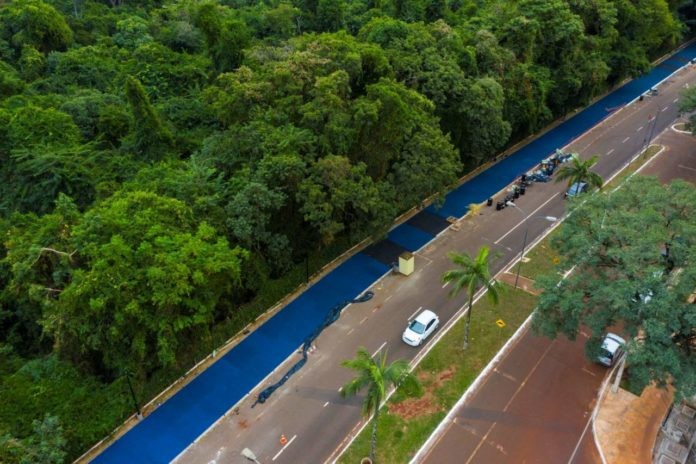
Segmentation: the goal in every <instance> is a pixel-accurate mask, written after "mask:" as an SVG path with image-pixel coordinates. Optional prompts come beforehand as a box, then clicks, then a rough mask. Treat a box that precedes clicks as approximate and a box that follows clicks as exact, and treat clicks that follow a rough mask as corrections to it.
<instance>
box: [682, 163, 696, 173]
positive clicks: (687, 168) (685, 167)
mask: <svg viewBox="0 0 696 464" xmlns="http://www.w3.org/2000/svg"><path fill="white" fill-rule="evenodd" d="M677 166H678V167H680V168H682V169H686V170H688V171H694V172H696V169H694V168H690V167H689V166H684V165H683V164H679V165H677Z"/></svg>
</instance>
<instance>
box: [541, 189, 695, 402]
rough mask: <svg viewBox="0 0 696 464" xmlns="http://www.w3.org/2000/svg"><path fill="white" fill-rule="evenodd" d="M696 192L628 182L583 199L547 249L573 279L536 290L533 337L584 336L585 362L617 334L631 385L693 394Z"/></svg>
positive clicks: (545, 282)
mask: <svg viewBox="0 0 696 464" xmlns="http://www.w3.org/2000/svg"><path fill="white" fill-rule="evenodd" d="M694 205H696V189H695V188H694V187H693V186H692V185H691V184H688V183H686V182H684V181H681V180H677V181H674V182H672V183H671V184H669V185H667V186H663V185H661V184H660V183H659V182H658V181H657V179H654V178H643V177H635V178H633V179H632V180H631V181H629V182H628V183H626V184H625V186H624V187H623V188H621V189H619V190H616V191H614V192H612V193H606V194H595V195H591V196H589V197H587V198H586V201H585V203H584V204H583V205H582V207H578V208H576V209H574V210H573V214H571V215H570V216H568V218H567V220H566V221H565V222H564V225H563V227H562V228H561V229H560V235H559V236H558V237H557V238H556V239H555V240H554V241H553V246H554V247H555V249H556V250H557V252H558V253H559V254H560V256H561V258H562V262H563V263H564V266H565V267H570V266H575V267H574V269H573V272H572V273H571V274H570V275H569V276H568V278H567V279H565V280H563V281H562V283H561V284H560V285H559V284H558V274H556V273H554V274H553V275H549V276H545V277H544V278H542V279H539V280H538V286H539V288H540V289H542V290H543V293H542V295H541V298H540V301H539V306H538V308H537V311H536V312H535V315H534V319H533V327H534V328H535V329H536V330H537V331H538V332H540V333H543V334H545V335H548V336H555V335H556V334H559V333H561V334H565V335H567V336H568V337H570V338H575V337H576V336H577V334H578V332H579V331H580V330H581V329H582V326H587V327H588V328H589V329H590V330H591V334H592V335H591V337H590V338H589V340H588V342H587V345H586V346H587V353H588V356H590V357H591V358H594V357H595V356H596V355H597V353H598V350H599V347H600V345H601V337H602V336H603V334H605V333H606V332H607V331H610V330H614V331H619V332H620V333H625V334H626V335H627V340H628V343H627V345H628V346H627V366H628V371H629V376H630V381H631V382H632V383H633V385H635V386H636V388H638V389H642V388H643V387H644V386H645V385H646V384H647V383H649V382H652V381H654V382H657V383H658V384H661V385H664V384H666V383H671V384H673V385H674V386H675V388H676V389H677V391H678V393H679V394H680V395H682V396H689V395H693V394H694V393H696V361H695V360H696V356H694V354H696V329H695V328H696V311H695V310H694V304H693V303H692V302H690V301H689V297H690V295H692V294H693V293H694V291H695V290H696V266H694V259H696V240H695V238H696V211H695V210H694Z"/></svg>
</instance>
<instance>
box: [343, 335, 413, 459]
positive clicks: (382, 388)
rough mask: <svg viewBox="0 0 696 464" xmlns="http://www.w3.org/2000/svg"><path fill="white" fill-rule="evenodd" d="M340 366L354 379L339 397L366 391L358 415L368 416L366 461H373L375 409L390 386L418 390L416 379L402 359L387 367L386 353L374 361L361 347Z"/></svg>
mask: <svg viewBox="0 0 696 464" xmlns="http://www.w3.org/2000/svg"><path fill="white" fill-rule="evenodd" d="M341 365H342V366H343V367H347V368H348V369H352V370H354V371H355V372H356V374H357V375H356V377H355V378H354V379H353V380H351V381H350V382H348V383H347V384H345V385H344V386H343V388H342V389H341V396H342V397H344V398H345V397H347V396H353V395H356V394H357V393H358V392H360V391H361V390H362V389H363V388H367V394H366V395H365V400H364V401H363V404H362V413H363V415H364V416H366V417H369V416H370V415H372V416H373V417H372V447H371V448H370V459H371V460H372V461H373V462H374V460H375V447H376V446H377V417H378V416H379V406H380V403H381V402H382V400H383V399H384V397H385V396H386V393H387V389H388V388H389V387H390V386H394V387H399V386H404V387H407V388H409V390H407V391H409V392H411V393H413V392H414V391H417V390H418V389H419V387H420V383H419V382H418V379H417V378H416V376H414V375H413V374H412V373H411V372H409V370H408V362H406V361H404V360H398V361H394V362H393V363H391V364H389V365H387V354H386V353H385V352H383V353H382V354H381V355H380V357H379V359H378V360H375V359H374V358H373V357H372V356H370V354H369V353H368V352H367V350H366V349H365V348H362V347H361V348H359V349H358V353H357V355H356V356H355V358H353V359H348V360H346V361H343V363H341Z"/></svg>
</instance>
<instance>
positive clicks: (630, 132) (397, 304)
mask: <svg viewBox="0 0 696 464" xmlns="http://www.w3.org/2000/svg"><path fill="white" fill-rule="evenodd" d="M695 79H696V68H694V67H693V66H692V67H690V68H688V69H684V70H682V71H680V72H679V73H678V74H676V75H674V76H672V77H671V78H670V79H669V80H668V81H666V82H664V83H663V84H662V85H661V86H660V93H659V95H658V96H655V97H649V98H646V99H645V100H644V101H643V102H635V103H634V104H632V105H630V106H628V107H625V108H624V109H622V110H620V111H618V112H617V113H615V114H614V115H612V116H611V117H610V118H608V119H607V120H605V121H604V122H603V123H602V124H600V125H598V126H596V127H595V128H594V129H592V130H591V131H589V132H587V133H586V134H584V135H583V136H581V137H579V138H578V139H576V140H575V141H574V142H573V143H572V144H571V146H570V150H571V151H578V152H580V153H581V155H582V156H590V155H593V154H599V155H600V160H599V162H598V163H597V166H596V171H597V172H598V173H599V174H600V175H602V176H603V177H604V178H608V177H609V176H610V175H611V174H612V173H614V172H616V170H617V169H619V168H620V167H621V166H622V165H624V164H625V163H626V162H627V161H628V160H629V159H630V158H631V157H632V156H633V155H634V154H635V153H636V152H637V151H639V150H640V148H641V147H642V146H643V145H644V144H645V143H646V142H647V139H649V138H650V136H651V133H652V134H653V135H655V134H659V133H660V132H661V131H662V129H664V128H665V127H666V126H667V125H668V124H669V123H671V122H672V121H673V120H674V119H675V117H676V115H677V107H676V102H675V99H677V98H678V92H679V91H680V90H681V89H682V87H683V86H684V85H685V84H686V83H687V82H692V83H693V82H694V81H695ZM653 126H654V129H653V128H652V127H653ZM563 190H564V186H563V185H561V184H554V183H547V184H535V185H534V186H533V187H532V188H530V189H528V190H527V194H526V195H525V196H523V197H520V199H519V200H518V202H517V204H518V206H519V207H520V208H521V209H522V210H524V211H525V213H524V215H523V213H521V212H520V211H519V210H516V209H514V208H506V209H505V210H503V211H498V212H496V211H494V210H493V209H492V208H487V209H484V211H482V212H481V213H480V214H479V215H477V216H475V217H472V218H468V219H466V220H464V221H462V224H461V228H460V230H458V231H456V230H453V228H449V229H447V230H446V231H444V232H443V233H442V234H441V235H440V236H439V237H438V238H437V239H436V240H434V241H433V242H431V243H430V244H428V245H427V246H425V247H424V248H423V249H421V250H420V251H418V252H417V253H416V272H414V274H412V275H410V276H408V277H405V276H396V275H388V276H385V277H383V278H382V279H380V280H378V281H377V282H376V283H375V284H374V285H373V286H372V287H371V290H373V291H374V293H375V296H374V298H373V299H372V300H370V301H369V302H367V303H362V304H356V305H352V306H350V307H349V308H347V309H346V310H344V313H343V315H342V316H341V318H340V319H339V320H338V321H337V322H336V323H334V324H333V325H332V326H330V327H329V328H327V329H326V330H325V331H324V332H323V333H322V334H321V336H320V337H319V338H318V339H317V342H316V345H317V347H318V349H317V351H315V352H314V353H313V354H312V355H310V359H309V360H308V362H307V364H306V366H305V367H304V368H303V369H301V370H300V371H299V373H298V374H295V375H294V376H293V377H291V378H290V380H289V381H288V382H287V383H286V384H285V385H284V387H283V388H281V389H279V390H278V391H276V393H274V395H273V396H272V397H271V398H270V399H269V400H268V401H267V402H266V403H265V404H262V405H258V406H256V407H255V408H253V409H252V408H251V404H252V403H253V395H254V394H255V393H258V391H255V392H252V395H251V396H250V397H248V398H247V399H245V400H243V401H242V402H241V403H240V404H239V405H238V408H237V409H236V410H234V411H230V412H228V414H227V415H226V416H224V417H223V418H221V420H219V421H218V422H217V423H216V424H214V425H213V426H212V427H211V428H210V429H209V430H208V431H207V432H206V433H205V434H204V435H202V436H201V437H199V439H197V440H196V442H195V443H194V444H192V445H191V446H190V447H189V448H187V449H186V450H185V451H184V452H182V454H181V455H180V456H179V457H178V458H177V460H176V461H175V462H180V463H210V462H217V463H223V462H224V463H236V462H240V463H242V462H247V461H245V460H244V458H242V457H241V456H240V452H241V450H242V449H243V448H245V447H248V448H250V449H252V450H253V451H254V453H256V455H257V456H258V458H259V461H260V462H262V463H271V462H276V463H299V462H301V463H321V462H325V461H327V460H331V459H332V458H333V457H334V456H335V454H334V453H335V451H336V450H337V449H338V448H339V447H340V446H341V445H342V443H343V442H344V440H345V439H346V437H347V436H349V435H350V433H351V432H352V431H354V430H355V429H356V427H357V426H358V425H359V423H360V402H361V400H362V398H361V397H355V398H351V399H347V400H344V399H342V398H341V397H340V394H339V391H338V390H339V388H340V386H341V385H343V384H344V383H346V382H347V381H348V380H349V379H350V378H351V373H350V372H349V371H347V370H346V369H344V368H342V367H340V362H341V361H342V360H344V359H348V358H352V357H353V356H354V354H355V351H356V350H357V348H358V347H360V346H364V347H366V348H367V349H368V351H369V352H370V353H376V352H377V351H379V350H383V349H386V350H388V354H389V358H390V359H398V358H401V359H408V360H411V359H413V358H415V357H416V356H418V355H419V353H421V352H422V351H423V350H424V349H425V348H426V347H427V345H426V347H420V348H412V347H409V346H407V345H405V344H404V343H403V342H401V340H400V338H401V332H402V331H403V329H404V327H405V325H406V322H407V320H408V319H409V317H410V316H411V315H412V314H413V313H414V312H415V311H417V310H418V308H419V307H427V308H430V309H433V310H434V311H436V312H437V313H438V315H439V316H440V320H441V324H443V325H444V324H446V323H447V322H449V321H450V319H451V318H452V316H453V315H454V314H455V313H457V311H458V310H459V309H460V307H461V304H462V301H461V300H460V299H451V298H448V296H447V290H446V289H445V288H443V287H442V284H441V283H440V276H441V274H442V273H443V272H444V271H446V270H448V269H449V268H450V267H451V264H450V263H449V260H448V259H447V257H446V252H448V251H450V250H458V251H466V252H469V253H474V252H475V251H476V250H477V249H478V248H479V247H480V246H481V245H484V244H487V245H490V246H491V247H492V248H494V249H496V250H498V251H499V252H500V254H501V255H500V258H499V259H498V260H497V261H495V262H494V263H493V264H492V266H491V267H492V270H493V271H494V272H497V271H499V270H501V269H503V268H506V267H507V266H508V265H509V263H510V262H511V260H513V259H515V258H516V257H517V255H518V254H519V250H520V247H521V244H522V240H523V235H524V232H525V229H526V228H528V229H529V241H532V240H533V238H534V237H536V236H538V235H540V234H541V233H543V231H544V229H545V228H547V227H549V223H548V222H546V221H543V220H530V219H528V218H530V217H532V218H533V217H536V216H539V215H543V216H546V215H549V216H557V217H560V216H562V215H563V211H564V200H563ZM558 345H559V346H558V347H556V348H554V349H553V350H552V352H551V353H550V354H548V356H549V359H551V358H553V357H554V356H557V355H556V353H558V352H559V351H560V352H563V351H564V350H565V349H566V348H564V347H562V346H560V345H561V344H560V342H559V344H558ZM528 355H529V356H536V354H534V353H533V352H530V353H529V354H528ZM298 359H299V355H295V356H293V357H291V358H289V359H288V360H287V361H286V362H285V363H284V364H283V365H281V366H279V368H278V369H277V370H276V371H275V372H274V373H273V374H271V376H270V378H269V379H268V380H267V381H266V382H264V383H263V385H262V386H261V388H262V387H264V386H266V385H268V384H269V383H271V382H275V381H276V380H277V379H278V378H279V377H280V376H282V375H283V373H284V372H285V371H286V370H287V369H288V368H289V367H290V366H291V365H292V364H294V363H295V362H296V361H297V360H298ZM578 362H579V361H578ZM518 375H521V374H518ZM578 375H580V378H582V374H578ZM588 375H589V374H588ZM591 377H592V378H593V379H594V378H595V376H591ZM596 377H597V378H599V377H600V376H599V375H597V376H596ZM582 384H583V385H585V382H584V381H583V383H582ZM592 388H593V387H592V385H591V382H590V383H589V384H588V386H587V387H586V390H587V392H586V391H585V388H584V389H583V390H582V391H583V393H582V394H583V395H586V396H583V398H585V397H586V398H590V397H591V394H590V393H591V392H592ZM259 389H260V388H259ZM588 392H589V393H588ZM525 394H526V393H525ZM577 394H578V395H580V394H581V392H577ZM501 401H502V400H501ZM579 407H580V409H582V407H583V406H582V405H579ZM576 422H577V423H578V424H580V423H581V422H580V421H573V425H572V430H571V429H570V428H569V429H568V430H567V434H568V436H572V435H573V433H575V432H574V430H575V427H576V425H577V424H576ZM529 433H530V434H531V433H533V432H532V431H530V432H529ZM281 434H282V435H284V436H285V437H286V438H287V439H288V443H287V444H286V445H285V446H283V445H281V444H280V442H279V438H280V436H281ZM579 435H580V434H579V433H578V434H577V436H578V437H579ZM530 437H531V435H530ZM530 439H531V438H530ZM442 462H445V461H442ZM457 462H458V461H457ZM489 462H490V461H489Z"/></svg>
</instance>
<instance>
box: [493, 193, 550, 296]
mask: <svg viewBox="0 0 696 464" xmlns="http://www.w3.org/2000/svg"><path fill="white" fill-rule="evenodd" d="M505 204H506V205H507V206H512V207H513V208H515V209H516V210H517V211H519V212H520V213H522V216H524V218H525V220H526V219H544V220H546V221H549V222H556V221H557V220H558V218H557V217H556V216H532V217H530V218H528V217H527V213H525V212H524V211H522V209H521V208H520V207H519V206H517V205H516V204H514V203H513V202H511V201H508V202H506V203H505ZM528 233H529V226H527V227H525V228H524V240H522V252H521V253H520V260H519V262H518V263H517V273H516V275H515V288H517V282H518V281H519V280H520V269H522V260H523V259H524V252H525V249H526V247H527V234H528Z"/></svg>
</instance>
